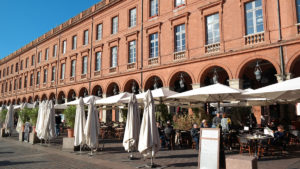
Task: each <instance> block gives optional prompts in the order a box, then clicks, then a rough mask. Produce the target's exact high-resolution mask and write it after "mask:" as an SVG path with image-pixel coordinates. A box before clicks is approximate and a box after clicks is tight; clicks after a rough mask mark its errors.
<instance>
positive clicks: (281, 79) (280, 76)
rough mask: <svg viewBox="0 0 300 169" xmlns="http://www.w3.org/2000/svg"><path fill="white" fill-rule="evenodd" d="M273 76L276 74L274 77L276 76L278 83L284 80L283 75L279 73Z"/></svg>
mask: <svg viewBox="0 0 300 169" xmlns="http://www.w3.org/2000/svg"><path fill="white" fill-rule="evenodd" d="M275 76H276V78H277V82H278V83H279V82H283V81H284V79H283V77H282V75H281V74H276V75H275Z"/></svg>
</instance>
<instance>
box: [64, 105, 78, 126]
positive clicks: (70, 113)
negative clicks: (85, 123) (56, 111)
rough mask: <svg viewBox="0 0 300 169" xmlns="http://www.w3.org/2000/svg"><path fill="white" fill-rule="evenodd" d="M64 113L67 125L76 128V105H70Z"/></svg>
mask: <svg viewBox="0 0 300 169" xmlns="http://www.w3.org/2000/svg"><path fill="white" fill-rule="evenodd" d="M63 114H64V116H65V121H66V125H67V127H69V128H71V129H74V125H75V116H76V106H69V107H68V108H67V109H66V110H64V112H63Z"/></svg>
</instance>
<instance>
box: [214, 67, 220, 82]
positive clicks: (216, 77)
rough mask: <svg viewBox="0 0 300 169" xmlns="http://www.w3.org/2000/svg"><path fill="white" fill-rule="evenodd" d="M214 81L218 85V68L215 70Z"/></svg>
mask: <svg viewBox="0 0 300 169" xmlns="http://www.w3.org/2000/svg"><path fill="white" fill-rule="evenodd" d="M212 79H213V83H214V84H217V83H218V79H219V76H218V73H217V68H215V70H214V76H213V78H212Z"/></svg>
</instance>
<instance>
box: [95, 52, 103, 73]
mask: <svg viewBox="0 0 300 169" xmlns="http://www.w3.org/2000/svg"><path fill="white" fill-rule="evenodd" d="M98 54H99V55H98ZM98 56H99V59H98ZM101 60H102V52H101V51H99V52H96V53H95V72H99V71H101ZM98 66H99V68H98Z"/></svg>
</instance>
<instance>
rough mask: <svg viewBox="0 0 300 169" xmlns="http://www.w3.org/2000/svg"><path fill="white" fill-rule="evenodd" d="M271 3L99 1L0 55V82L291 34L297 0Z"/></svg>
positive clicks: (121, 66) (112, 68)
mask: <svg viewBox="0 0 300 169" xmlns="http://www.w3.org/2000/svg"><path fill="white" fill-rule="evenodd" d="M278 2H279V6H280V8H278V6H277V1H275V0H226V1H225V0H168V1H166V0H103V1H101V2H99V3H98V4H96V5H94V6H92V7H91V8H89V9H87V10H85V11H83V12H81V13H80V14H79V15H77V16H75V17H73V18H71V19H70V20H68V21H67V22H65V23H63V24H61V25H59V26H58V27H56V28H54V29H52V30H51V31H49V32H47V33H46V34H44V35H42V36H41V37H39V38H38V39H36V40H34V41H32V42H31V43H29V44H27V45H26V46H25V47H23V48H21V49H19V50H18V51H16V52H14V53H13V54H11V55H9V56H7V57H5V58H4V59H2V60H1V61H0V83H2V84H5V83H6V86H9V83H12V84H19V82H17V81H21V82H20V84H21V83H22V84H23V85H19V86H20V87H22V86H24V87H25V84H24V83H25V80H26V87H27V85H31V86H35V85H38V86H39V85H40V84H46V86H47V84H48V85H49V86H51V85H58V84H60V83H61V84H65V83H69V82H72V81H84V80H88V79H92V78H98V77H103V76H113V75H115V74H120V73H126V72H131V71H140V69H141V68H142V69H152V68H153V67H156V66H161V65H168V64H174V63H177V62H184V61H187V60H191V59H197V58H204V57H208V58H214V57H217V56H222V54H226V53H230V52H239V51H243V50H247V51H249V50H259V49H263V48H265V47H266V46H276V45H279V44H285V43H290V42H297V41H299V40H300V38H299V32H300V31H299V30H300V28H299V23H300V0H279V1H278ZM279 23H280V24H279ZM279 28H280V29H279ZM279 30H280V31H279ZM20 79H21V80H20ZM27 81H28V82H27ZM27 83H28V84H27ZM12 86H15V85H12ZM6 88H9V87H6ZM11 88H13V87H11ZM4 89H5V87H4ZM8 90H9V89H8Z"/></svg>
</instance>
